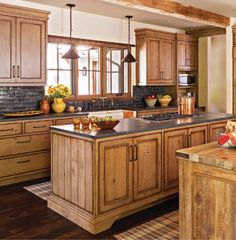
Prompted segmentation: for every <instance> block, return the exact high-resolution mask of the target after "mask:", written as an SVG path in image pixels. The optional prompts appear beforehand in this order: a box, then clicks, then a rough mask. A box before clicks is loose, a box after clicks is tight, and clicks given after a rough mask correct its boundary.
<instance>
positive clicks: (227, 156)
mask: <svg viewBox="0 0 236 240" xmlns="http://www.w3.org/2000/svg"><path fill="white" fill-rule="evenodd" d="M176 156H177V157H181V158H182V159H186V160H187V161H192V162H195V163H201V164H205V165H210V166H214V167H219V168H223V169H227V170H233V171H236V149H232V148H231V149H229V148H228V149H227V148H222V147H219V146H218V144H217V143H216V142H213V143H208V144H204V145H200V146H195V147H191V148H185V149H181V150H177V151H176Z"/></svg>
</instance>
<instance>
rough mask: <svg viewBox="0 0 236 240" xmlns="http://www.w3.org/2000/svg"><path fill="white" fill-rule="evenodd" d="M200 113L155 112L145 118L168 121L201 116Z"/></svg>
mask: <svg viewBox="0 0 236 240" xmlns="http://www.w3.org/2000/svg"><path fill="white" fill-rule="evenodd" d="M199 116H200V115H199V114H197V113H194V114H178V113H168V114H153V115H150V116H147V117H144V118H143V119H145V120H151V121H168V120H174V119H179V118H187V117H199Z"/></svg>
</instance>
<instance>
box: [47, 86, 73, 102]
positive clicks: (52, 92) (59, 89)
mask: <svg viewBox="0 0 236 240" xmlns="http://www.w3.org/2000/svg"><path fill="white" fill-rule="evenodd" d="M48 94H49V98H50V99H54V98H65V97H69V96H70V95H71V92H70V89H69V88H68V87H67V86H65V85H63V84H58V85H57V86H49V88H48Z"/></svg>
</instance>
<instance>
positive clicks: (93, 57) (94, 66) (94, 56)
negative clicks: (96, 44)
mask: <svg viewBox="0 0 236 240" xmlns="http://www.w3.org/2000/svg"><path fill="white" fill-rule="evenodd" d="M89 53H90V70H96V71H98V70H100V63H99V55H100V52H99V49H98V48H94V49H91V50H90V52H89Z"/></svg>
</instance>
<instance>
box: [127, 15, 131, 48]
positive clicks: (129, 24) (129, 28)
mask: <svg viewBox="0 0 236 240" xmlns="http://www.w3.org/2000/svg"><path fill="white" fill-rule="evenodd" d="M128 43H129V46H128V49H129V51H130V50H131V49H130V17H129V18H128Z"/></svg>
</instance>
